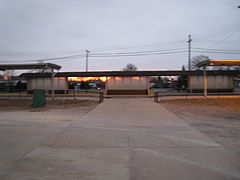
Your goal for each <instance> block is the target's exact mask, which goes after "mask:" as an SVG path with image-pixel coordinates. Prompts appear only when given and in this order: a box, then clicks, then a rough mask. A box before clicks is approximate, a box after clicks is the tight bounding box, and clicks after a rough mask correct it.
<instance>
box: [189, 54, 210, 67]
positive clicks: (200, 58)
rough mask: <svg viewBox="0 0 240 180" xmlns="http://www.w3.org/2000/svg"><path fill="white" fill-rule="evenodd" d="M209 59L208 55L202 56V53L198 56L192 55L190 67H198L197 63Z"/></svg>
mask: <svg viewBox="0 0 240 180" xmlns="http://www.w3.org/2000/svg"><path fill="white" fill-rule="evenodd" d="M207 60H210V58H209V57H208V56H204V55H198V56H194V57H193V58H192V69H195V70H196V69H199V67H198V66H197V64H198V63H200V62H203V61H207Z"/></svg>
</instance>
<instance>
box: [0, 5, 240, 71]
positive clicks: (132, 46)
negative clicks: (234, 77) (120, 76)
mask: <svg viewBox="0 0 240 180" xmlns="http://www.w3.org/2000/svg"><path fill="white" fill-rule="evenodd" d="M239 5H240V1H239V0H167V1H166V0H118V1H117V0H85V1H84V0H0V22H1V23H0V63H15V62H17V63H26V62H28V61H29V62H30V61H31V60H35V59H41V58H43V59H44V58H51V57H61V56H71V55H76V54H84V53H85V49H88V50H90V51H91V53H90V57H89V70H90V71H91V70H92V71H94V70H120V69H122V68H123V67H124V66H125V65H126V64H128V63H133V64H135V65H136V66H137V67H138V69H139V70H161V69H172V70H173V69H181V67H182V65H186V64H187V52H181V53H172V54H158V55H148V56H131V57H101V58H99V57H91V54H94V53H119V52H120V53H121V52H122V53H124V52H136V51H137V52H138V51H140V52H141V51H161V50H168V49H174V48H187V38H188V34H191V35H192V39H193V41H192V47H193V48H207V49H223V50H239V51H236V52H240V41H239V40H240V9H239V8H237V6H239ZM185 50H187V49H184V51H185ZM196 50H197V49H193V51H196ZM201 51H203V50H201ZM229 52H230V51H228V53H224V54H222V53H207V52H193V53H192V56H195V55H200V54H204V55H208V56H209V57H210V58H212V59H240V57H239V56H240V54H231V53H232V52H235V51H231V53H229ZM32 62H33V61H32ZM35 62H36V61H35ZM46 62H52V63H57V64H60V65H62V66H63V68H62V70H61V71H81V70H85V58H84V57H82V58H81V57H74V58H69V59H61V60H59V61H46Z"/></svg>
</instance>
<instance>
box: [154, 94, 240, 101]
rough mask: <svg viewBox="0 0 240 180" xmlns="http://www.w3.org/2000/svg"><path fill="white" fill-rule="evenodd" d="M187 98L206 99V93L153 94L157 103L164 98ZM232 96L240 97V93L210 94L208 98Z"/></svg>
mask: <svg viewBox="0 0 240 180" xmlns="http://www.w3.org/2000/svg"><path fill="white" fill-rule="evenodd" d="M174 96H175V97H176V96H179V97H185V99H187V98H189V97H194V96H195V97H204V93H203V92H202V93H190V92H183V93H177V92H168V93H166V92H161V91H155V92H154V94H153V99H154V102H155V103H159V102H160V101H161V100H162V99H163V97H174ZM230 96H236V97H237V96H240V92H210V93H208V94H207V97H216V98H220V97H230Z"/></svg>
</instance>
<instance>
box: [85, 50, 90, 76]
mask: <svg viewBox="0 0 240 180" xmlns="http://www.w3.org/2000/svg"><path fill="white" fill-rule="evenodd" d="M85 52H86V72H88V54H89V53H90V51H89V50H87V49H86V50H85Z"/></svg>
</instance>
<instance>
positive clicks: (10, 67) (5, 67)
mask: <svg viewBox="0 0 240 180" xmlns="http://www.w3.org/2000/svg"><path fill="white" fill-rule="evenodd" d="M19 69H56V70H59V69H61V66H59V65H57V64H52V63H36V64H0V70H1V71H5V70H19Z"/></svg>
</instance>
